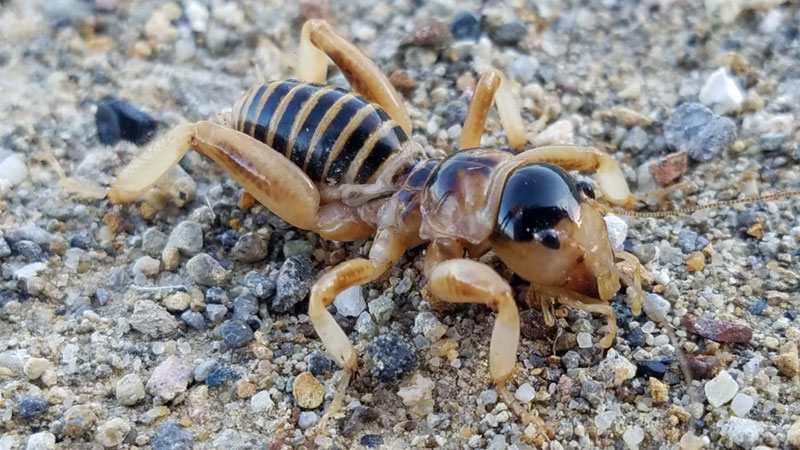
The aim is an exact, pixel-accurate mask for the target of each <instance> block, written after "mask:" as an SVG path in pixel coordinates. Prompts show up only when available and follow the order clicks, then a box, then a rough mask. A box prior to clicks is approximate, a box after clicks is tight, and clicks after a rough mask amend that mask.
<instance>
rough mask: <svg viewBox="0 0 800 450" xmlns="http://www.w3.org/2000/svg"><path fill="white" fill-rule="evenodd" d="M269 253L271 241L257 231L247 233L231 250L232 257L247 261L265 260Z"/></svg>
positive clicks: (240, 237)
mask: <svg viewBox="0 0 800 450" xmlns="http://www.w3.org/2000/svg"><path fill="white" fill-rule="evenodd" d="M267 254H269V242H268V241H267V240H266V239H264V237H262V236H261V235H260V234H257V233H245V234H243V235H241V236H239V240H237V241H236V244H235V245H234V246H233V249H232V250H231V258H233V259H235V260H237V261H242V262H245V263H254V262H258V261H261V260H263V259H264V258H266V257H267Z"/></svg>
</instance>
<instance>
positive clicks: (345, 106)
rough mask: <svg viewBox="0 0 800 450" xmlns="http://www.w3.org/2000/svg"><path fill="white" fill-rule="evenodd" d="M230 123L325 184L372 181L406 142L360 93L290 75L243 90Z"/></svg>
mask: <svg viewBox="0 0 800 450" xmlns="http://www.w3.org/2000/svg"><path fill="white" fill-rule="evenodd" d="M231 124H232V127H233V128H235V129H236V130H238V131H241V132H242V133H245V134H247V135H250V136H252V137H253V138H255V139H257V140H259V141H261V142H264V143H265V144H267V145H269V146H270V147H272V148H273V149H274V150H275V151H277V152H279V153H282V154H283V155H284V156H286V157H287V158H289V159H291V161H292V162H293V163H294V164H296V165H297V166H298V167H300V168H302V169H303V171H304V172H305V173H306V174H308V176H309V178H311V179H312V180H313V181H316V182H320V181H323V180H324V181H325V182H326V183H328V184H330V185H336V184H339V183H357V184H363V183H369V182H371V181H372V180H374V179H375V178H376V177H377V176H378V174H379V173H380V171H381V167H383V166H385V164H386V163H387V161H388V160H389V159H391V158H392V157H393V156H395V155H396V154H397V153H398V152H399V151H400V150H401V149H402V148H403V146H404V145H405V144H406V143H407V142H408V137H407V136H406V134H405V132H404V131H403V129H402V128H400V126H399V125H398V124H397V123H396V122H395V121H393V120H391V118H390V117H389V116H388V115H387V114H386V113H385V112H384V111H383V110H382V109H380V108H379V107H376V106H375V105H373V104H372V103H370V102H369V101H368V100H366V99H365V98H363V97H360V96H356V95H354V94H352V93H350V92H347V91H344V90H342V89H336V88H333V87H330V86H320V85H315V84H306V83H300V82H297V81H292V80H289V81H273V82H269V83H266V84H263V85H260V86H256V87H254V88H251V89H250V90H248V91H247V92H245V93H244V95H243V96H242V97H241V98H240V99H239V101H238V102H237V103H236V105H235V106H234V108H233V112H232V117H231Z"/></svg>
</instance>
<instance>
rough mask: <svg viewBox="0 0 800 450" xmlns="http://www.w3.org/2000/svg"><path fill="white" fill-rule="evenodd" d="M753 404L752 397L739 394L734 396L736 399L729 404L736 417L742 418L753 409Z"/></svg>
mask: <svg viewBox="0 0 800 450" xmlns="http://www.w3.org/2000/svg"><path fill="white" fill-rule="evenodd" d="M753 403H754V400H753V397H751V396H749V395H747V394H742V393H741V392H740V393H738V394H736V397H733V401H732V402H731V410H732V411H733V413H734V414H736V415H737V416H739V417H744V416H746V415H747V413H749V412H750V409H752V408H753Z"/></svg>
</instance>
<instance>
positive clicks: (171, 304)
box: [162, 292, 192, 312]
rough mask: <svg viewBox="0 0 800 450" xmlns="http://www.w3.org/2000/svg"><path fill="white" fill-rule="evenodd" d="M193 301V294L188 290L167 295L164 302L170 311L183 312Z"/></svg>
mask: <svg viewBox="0 0 800 450" xmlns="http://www.w3.org/2000/svg"><path fill="white" fill-rule="evenodd" d="M191 302H192V296H191V295H189V294H187V293H186V292H176V293H174V294H172V295H169V296H167V297H166V298H165V299H164V300H163V301H162V303H164V306H165V307H166V308H167V311H170V312H181V311H184V310H186V309H187V308H188V307H189V304H190V303H191Z"/></svg>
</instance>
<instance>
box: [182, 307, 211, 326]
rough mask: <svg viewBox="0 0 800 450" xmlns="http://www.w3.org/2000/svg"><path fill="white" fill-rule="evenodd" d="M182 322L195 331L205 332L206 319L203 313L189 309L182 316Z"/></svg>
mask: <svg viewBox="0 0 800 450" xmlns="http://www.w3.org/2000/svg"><path fill="white" fill-rule="evenodd" d="M181 320H182V321H183V322H184V323H185V324H186V325H189V326H190V327H192V328H194V329H195V330H203V329H205V328H206V319H205V318H204V317H203V313H200V312H197V311H192V310H191V309H187V310H186V311H184V312H183V313H182V314H181Z"/></svg>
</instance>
